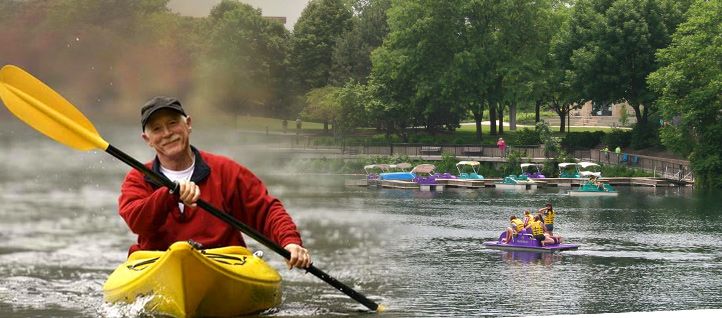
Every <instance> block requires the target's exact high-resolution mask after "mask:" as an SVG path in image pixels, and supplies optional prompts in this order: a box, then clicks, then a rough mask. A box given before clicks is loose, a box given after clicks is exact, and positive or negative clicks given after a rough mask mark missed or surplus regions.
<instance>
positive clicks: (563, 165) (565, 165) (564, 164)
mask: <svg viewBox="0 0 722 318" xmlns="http://www.w3.org/2000/svg"><path fill="white" fill-rule="evenodd" d="M572 166H579V164H578V163H576V162H562V163H560V164H559V168H562V169H563V168H566V167H572Z"/></svg>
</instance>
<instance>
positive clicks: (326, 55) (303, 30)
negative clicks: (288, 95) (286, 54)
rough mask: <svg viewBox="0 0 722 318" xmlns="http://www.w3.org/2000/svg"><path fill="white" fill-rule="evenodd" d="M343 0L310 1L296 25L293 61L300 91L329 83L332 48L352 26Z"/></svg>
mask: <svg viewBox="0 0 722 318" xmlns="http://www.w3.org/2000/svg"><path fill="white" fill-rule="evenodd" d="M351 17H352V15H351V8H350V6H349V5H347V4H346V1H343V0H311V1H310V2H309V3H308V5H307V6H306V8H305V9H304V10H303V12H302V13H301V17H300V18H299V19H298V21H297V22H296V25H295V26H294V28H293V36H292V38H291V53H290V63H291V71H292V72H293V73H292V76H293V77H294V78H295V80H296V85H297V87H298V89H299V90H300V91H301V92H306V91H308V90H310V89H313V88H320V87H324V86H326V85H329V84H330V74H331V65H332V56H333V50H334V48H335V47H336V42H337V41H339V39H340V38H341V36H342V35H343V34H345V33H346V32H347V31H348V30H349V29H350V27H351Z"/></svg>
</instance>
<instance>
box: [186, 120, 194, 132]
mask: <svg viewBox="0 0 722 318" xmlns="http://www.w3.org/2000/svg"><path fill="white" fill-rule="evenodd" d="M186 125H188V131H190V130H191V129H192V128H193V127H192V126H191V116H186Z"/></svg>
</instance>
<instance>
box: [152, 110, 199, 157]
mask: <svg viewBox="0 0 722 318" xmlns="http://www.w3.org/2000/svg"><path fill="white" fill-rule="evenodd" d="M190 133H191V118H190V117H186V118H184V117H183V115H181V114H180V113H178V112H176V111H173V110H169V109H161V110H159V111H156V112H155V113H153V115H152V116H151V117H150V119H149V120H148V123H147V124H146V125H145V130H144V131H143V140H145V142H146V143H147V144H148V146H150V147H151V148H153V149H155V151H156V153H157V154H158V156H159V157H163V158H165V159H169V160H173V159H178V158H180V157H181V156H183V155H185V154H187V151H188V147H189V145H190Z"/></svg>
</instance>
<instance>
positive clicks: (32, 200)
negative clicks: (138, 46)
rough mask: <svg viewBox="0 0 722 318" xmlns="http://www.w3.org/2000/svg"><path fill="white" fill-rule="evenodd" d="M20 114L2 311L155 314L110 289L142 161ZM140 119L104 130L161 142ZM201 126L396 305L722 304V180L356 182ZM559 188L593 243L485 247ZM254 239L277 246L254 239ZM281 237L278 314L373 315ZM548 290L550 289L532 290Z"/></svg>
mask: <svg viewBox="0 0 722 318" xmlns="http://www.w3.org/2000/svg"><path fill="white" fill-rule="evenodd" d="M8 127H13V126H12V125H10V126H3V129H2V130H0V147H2V148H1V149H3V151H2V152H0V160H1V161H2V162H3V163H4V165H3V168H2V169H3V170H2V171H1V173H0V200H2V202H3V207H2V208H1V209H0V239H2V240H3V242H4V244H3V246H1V247H0V316H2V317H27V316H48V317H50V316H52V317H97V316H106V317H127V316H135V315H138V314H140V313H141V312H140V311H138V308H135V309H134V308H121V309H113V308H112V307H110V309H109V307H107V306H104V305H103V304H102V292H101V288H102V284H103V282H104V281H105V279H106V277H107V275H108V274H109V273H110V272H111V271H112V270H113V269H114V268H115V266H117V265H118V264H120V263H121V262H122V261H123V260H124V258H125V257H126V251H127V248H128V246H129V245H130V244H131V243H132V242H133V240H134V236H133V235H132V234H131V233H129V232H128V230H127V228H126V226H125V224H124V223H123V221H122V220H121V219H120V217H118V216H117V213H116V200H117V194H118V189H119V186H120V182H121V180H122V178H123V176H124V174H125V173H126V171H127V167H125V166H124V165H123V164H121V163H118V162H117V161H116V160H114V159H113V158H112V157H109V156H107V155H105V154H104V153H98V152H88V153H82V152H75V151H72V150H69V149H66V148H64V147H62V146H59V145H57V144H55V143H54V142H52V141H50V140H46V139H45V137H41V136H38V135H37V134H35V133H34V132H32V131H28V129H27V128H22V129H21V128H18V127H15V128H8ZM101 130H102V129H101ZM129 130H130V131H131V132H132V133H128V131H129ZM108 131H109V132H110V133H108ZM135 132H137V127H135V126H133V127H132V128H127V127H126V129H120V128H117V129H116V128H113V127H111V128H110V129H107V128H106V132H105V135H104V137H105V138H106V139H108V140H109V141H112V142H113V144H114V145H115V146H117V147H119V148H122V149H123V150H124V151H126V152H128V153H130V154H131V155H133V156H135V157H137V158H138V159H139V160H142V161H145V160H147V159H149V157H150V153H149V150H148V149H147V146H145V145H144V144H143V143H142V142H141V141H140V139H139V138H138V136H137V134H136V133H135ZM194 133H195V132H194ZM195 137H196V138H197V139H196V140H198V142H197V143H196V144H197V145H199V146H200V147H201V148H204V149H208V150H212V151H216V152H219V153H222V154H225V155H228V156H231V157H234V158H237V159H238V160H239V161H241V162H243V163H244V164H247V165H248V166H249V167H251V169H253V170H254V171H256V172H258V173H259V175H261V177H262V178H263V179H264V181H265V182H266V184H267V185H268V186H269V189H270V191H271V192H272V193H274V194H276V195H277V196H279V197H280V198H281V199H282V200H283V202H284V204H285V205H286V207H287V208H288V209H289V211H290V212H291V214H292V216H293V217H294V219H295V220H296V221H297V223H298V224H299V227H300V229H301V231H302V235H303V236H304V241H305V244H306V245H307V246H308V247H309V248H310V250H311V252H312V254H313V255H314V261H315V264H316V266H318V267H319V268H321V269H323V270H324V271H326V272H328V273H329V274H331V275H332V276H333V277H335V278H337V279H338V280H340V281H342V282H344V283H347V284H348V285H350V286H352V287H353V288H355V289H356V290H358V291H360V292H362V293H363V294H365V295H366V296H368V297H369V298H371V299H373V300H376V301H378V302H380V303H383V304H384V305H386V306H388V307H389V311H388V312H387V313H385V314H383V316H388V317H429V316H435V317H450V316H482V315H504V316H515V315H522V314H539V315H542V314H544V315H546V314H575V313H601V312H625V311H649V310H663V309H664V310H679V309H695V308H718V307H720V306H722V294H721V293H719V290H721V289H722V237H720V235H719V224H722V216H720V211H722V209H721V207H722V204H721V203H720V201H719V200H718V199H717V198H718V197H719V195H717V196H713V197H709V196H698V195H696V194H694V193H693V192H691V190H690V189H689V188H631V187H619V191H620V195H619V197H617V198H588V197H569V196H566V195H565V192H566V190H568V189H564V188H544V189H538V190H536V191H495V190H493V189H474V190H470V189H447V191H444V192H442V193H436V192H420V191H411V190H393V189H376V188H369V189H367V188H362V187H351V188H344V187H343V177H332V176H309V175H294V174H289V171H293V169H287V168H286V167H284V166H283V165H282V164H283V162H282V161H279V160H273V158H274V157H273V154H266V155H267V156H266V157H264V156H263V152H261V151H260V150H258V149H259V148H253V149H254V150H253V151H248V150H246V149H244V148H243V147H241V145H238V144H234V143H233V140H234V139H233V138H234V135H233V132H232V131H230V132H229V131H210V132H207V135H202V134H200V132H199V135H196V136H195ZM214 140H217V141H216V142H215V143H214ZM547 201H551V202H554V205H555V208H556V210H557V212H558V215H557V218H556V223H557V225H556V226H555V232H558V233H560V234H562V235H563V236H564V237H565V238H566V239H567V241H568V242H570V243H576V244H581V247H580V249H579V250H578V251H566V252H562V253H559V254H539V253H525V252H507V251H498V250H490V249H484V248H483V247H482V245H481V243H482V242H484V241H488V240H493V239H495V238H497V237H498V236H499V233H500V232H501V231H502V230H503V229H504V228H505V227H506V226H507V223H508V218H509V215H511V214H517V215H518V214H520V213H522V211H524V210H526V209H537V208H540V207H542V206H543V205H544V203H546V202H547ZM251 248H252V249H262V250H265V248H264V247H262V246H259V245H258V244H255V243H254V242H251ZM266 252H267V253H266V255H267V256H266V260H268V261H269V263H270V264H271V265H272V266H274V267H275V268H277V269H278V270H279V272H280V273H281V275H282V276H283V278H284V299H283V303H282V305H281V306H280V307H279V308H277V309H274V310H272V311H269V312H268V313H266V315H270V316H325V315H348V316H367V315H366V314H365V313H364V312H363V309H364V307H363V306H361V305H359V304H358V303H356V302H355V301H353V300H351V299H349V298H348V297H346V296H345V295H343V294H341V293H339V292H337V291H336V290H334V289H333V288H331V287H329V286H327V285H326V284H325V283H323V282H321V281H320V280H319V279H317V278H316V277H314V276H312V275H304V273H303V272H300V271H296V270H294V271H289V270H287V269H286V268H285V266H284V265H285V264H284V262H283V260H282V259H281V258H280V257H279V256H276V255H272V253H271V252H269V251H267V250H266ZM539 295H545V300H544V301H537V302H534V301H520V300H524V299H528V300H531V299H534V297H537V296H539Z"/></svg>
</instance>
